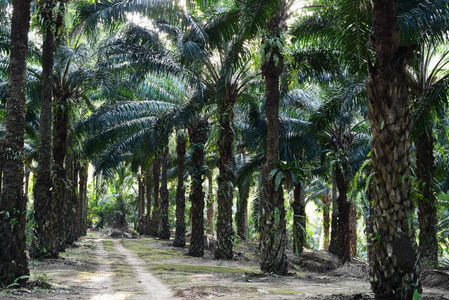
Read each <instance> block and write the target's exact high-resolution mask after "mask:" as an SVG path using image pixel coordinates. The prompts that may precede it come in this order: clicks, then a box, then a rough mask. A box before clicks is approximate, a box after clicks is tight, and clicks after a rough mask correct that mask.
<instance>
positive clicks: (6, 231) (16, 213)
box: [0, 1, 31, 286]
mask: <svg viewBox="0 0 449 300" xmlns="http://www.w3.org/2000/svg"><path fill="white" fill-rule="evenodd" d="M30 4H31V3H30V1H13V3H12V6H13V10H12V20H11V52H10V68H9V80H8V102H7V105H6V119H5V143H4V145H3V151H2V156H3V161H2V164H3V166H4V169H3V178H2V180H3V182H2V194H1V199H0V212H2V213H1V215H0V223H1V227H2V230H1V231H0V240H1V250H0V256H1V257H2V260H1V268H0V270H1V271H0V284H1V285H3V286H6V285H9V284H11V283H13V282H15V281H16V280H18V281H19V283H23V282H25V281H26V279H27V278H28V277H27V275H29V270H28V263H27V257H26V252H25V244H26V236H25V214H24V212H25V210H26V200H25V198H24V197H23V175H24V173H23V152H24V139H25V118H24V116H25V110H26V109H25V108H26V107H25V91H26V66H27V46H28V31H29V26H30Z"/></svg>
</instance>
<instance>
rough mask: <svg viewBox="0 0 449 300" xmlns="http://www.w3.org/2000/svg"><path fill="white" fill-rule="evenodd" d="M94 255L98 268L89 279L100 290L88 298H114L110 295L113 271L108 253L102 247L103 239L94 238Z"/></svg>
mask: <svg viewBox="0 0 449 300" xmlns="http://www.w3.org/2000/svg"><path fill="white" fill-rule="evenodd" d="M94 242H95V245H96V247H95V255H96V257H97V258H98V259H99V265H98V269H97V270H95V276H94V277H92V279H91V284H92V283H94V284H95V287H96V289H97V290H99V291H101V292H100V293H99V294H97V295H95V296H92V297H91V298H90V300H103V299H115V297H114V296H112V297H111V293H113V288H112V280H111V276H113V274H114V273H113V272H112V269H111V264H110V262H109V261H108V253H107V252H106V250H105V249H104V246H103V239H96V240H94Z"/></svg>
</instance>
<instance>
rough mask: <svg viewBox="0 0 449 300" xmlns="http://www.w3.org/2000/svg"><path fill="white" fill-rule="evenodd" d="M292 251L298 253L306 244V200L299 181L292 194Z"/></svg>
mask: <svg viewBox="0 0 449 300" xmlns="http://www.w3.org/2000/svg"><path fill="white" fill-rule="evenodd" d="M292 209H293V252H294V253H295V254H296V255H299V254H300V253H301V252H302V250H303V249H304V247H305V246H306V237H307V231H306V223H307V216H306V201H305V195H304V191H303V188H302V184H301V182H299V183H298V184H296V186H295V190H294V196H293V203H292Z"/></svg>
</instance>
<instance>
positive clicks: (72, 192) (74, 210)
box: [65, 151, 80, 245]
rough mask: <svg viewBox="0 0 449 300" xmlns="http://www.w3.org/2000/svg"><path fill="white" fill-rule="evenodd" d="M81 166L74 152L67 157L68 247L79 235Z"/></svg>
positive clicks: (66, 215) (66, 216)
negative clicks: (78, 191)
mask: <svg viewBox="0 0 449 300" xmlns="http://www.w3.org/2000/svg"><path fill="white" fill-rule="evenodd" d="M78 167H79V164H78V163H77V155H76V153H75V152H74V151H72V154H69V155H67V158H66V168H67V183H68V189H67V205H66V214H65V218H66V236H67V238H66V243H67V244H68V245H71V244H73V243H74V242H75V241H76V239H77V238H78V237H79V236H80V235H79V217H78V215H79V214H78V211H79V207H78V197H77V188H78V171H79V168H78Z"/></svg>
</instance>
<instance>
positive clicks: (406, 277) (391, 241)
mask: <svg viewBox="0 0 449 300" xmlns="http://www.w3.org/2000/svg"><path fill="white" fill-rule="evenodd" d="M373 22H374V35H373V36H372V37H371V43H372V44H373V47H374V48H375V49H374V50H375V64H374V65H372V64H371V62H370V63H369V65H368V69H369V82H368V83H367V89H368V108H369V114H368V117H369V120H370V125H371V134H372V142H371V149H372V155H371V159H372V162H373V171H374V176H373V179H374V184H373V202H374V204H373V213H372V216H373V218H372V227H373V236H372V237H371V239H370V242H371V249H370V262H371V263H370V281H371V287H372V289H373V291H374V294H375V296H376V298H377V299H412V298H413V293H414V291H415V290H418V292H421V276H420V267H419V262H418V257H419V255H418V246H417V244H416V241H415V232H414V228H413V220H412V218H413V202H412V200H411V179H410V148H411V142H410V128H411V113H410V107H409V105H410V103H409V97H408V88H407V80H406V74H405V66H406V64H407V61H408V60H409V59H411V57H412V50H413V49H412V47H410V46H402V47H400V46H399V43H400V38H399V30H398V28H397V24H396V23H397V11H396V1H393V0H373Z"/></svg>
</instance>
